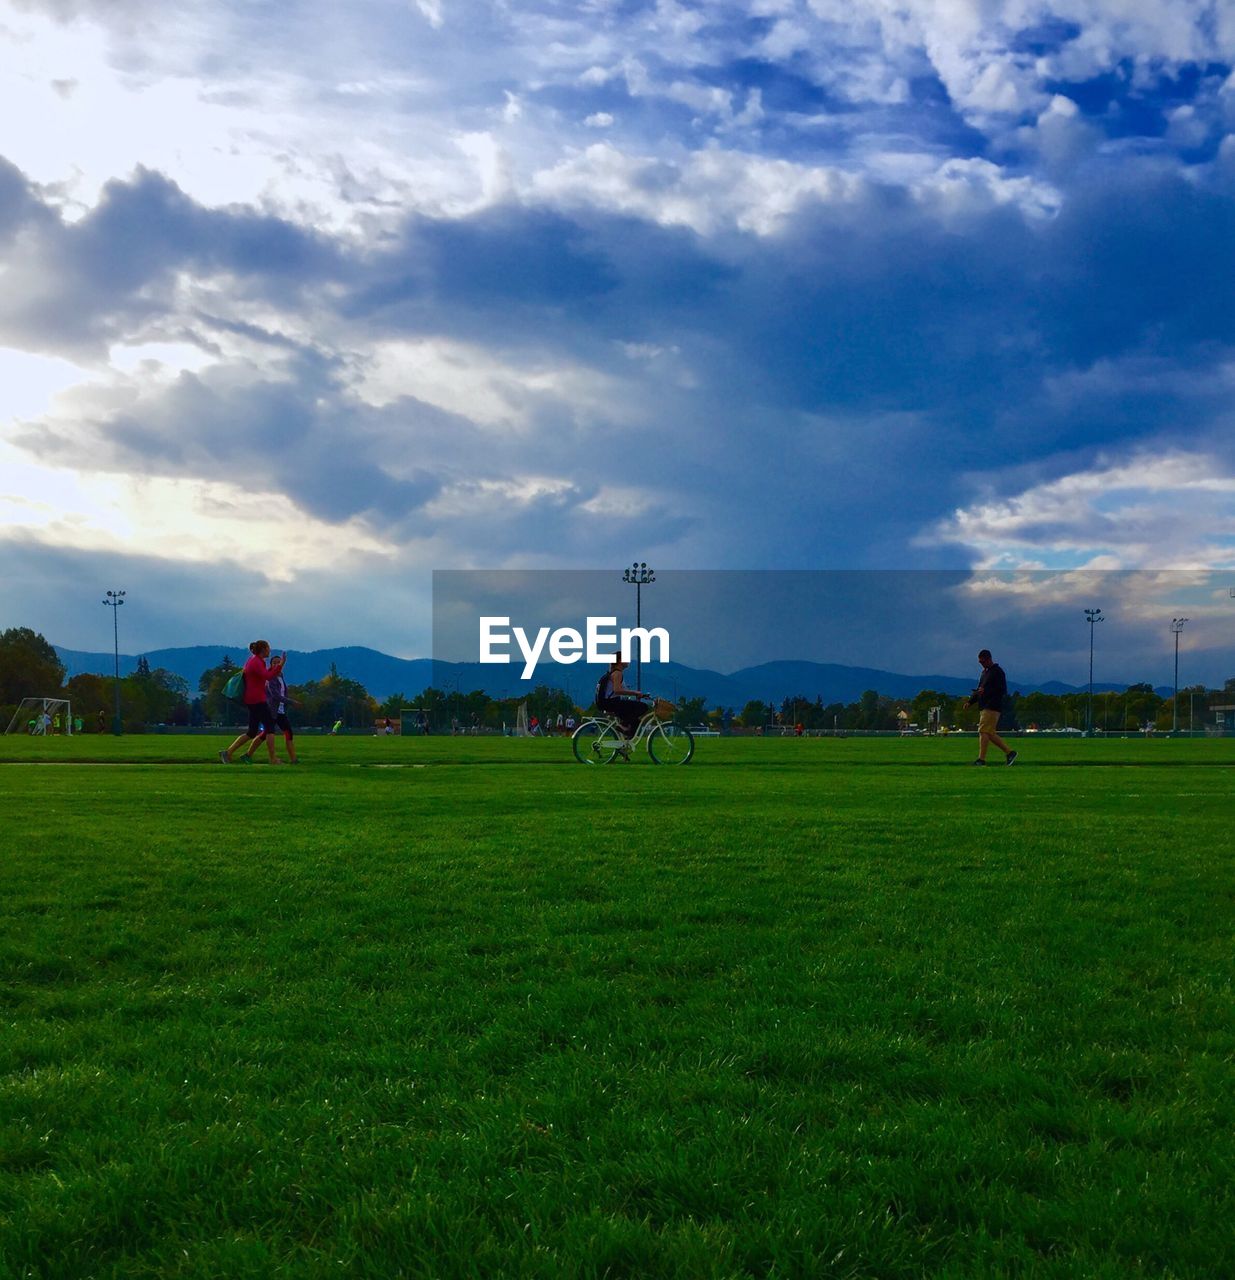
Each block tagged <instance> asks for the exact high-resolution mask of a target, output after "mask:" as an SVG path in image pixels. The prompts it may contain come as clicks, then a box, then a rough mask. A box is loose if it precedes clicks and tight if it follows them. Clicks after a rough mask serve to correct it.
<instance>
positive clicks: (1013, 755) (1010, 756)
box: [1008, 751, 1020, 764]
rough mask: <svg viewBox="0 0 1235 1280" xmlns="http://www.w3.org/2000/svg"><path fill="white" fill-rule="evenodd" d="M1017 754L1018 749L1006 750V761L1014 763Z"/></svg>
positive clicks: (1018, 753)
mask: <svg viewBox="0 0 1235 1280" xmlns="http://www.w3.org/2000/svg"><path fill="white" fill-rule="evenodd" d="M1018 755H1020V752H1019V751H1009V752H1008V763H1009V764H1015V763H1016V757H1017V756H1018Z"/></svg>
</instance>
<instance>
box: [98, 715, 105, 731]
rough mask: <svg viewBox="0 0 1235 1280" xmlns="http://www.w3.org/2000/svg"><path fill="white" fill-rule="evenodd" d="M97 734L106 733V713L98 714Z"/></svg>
mask: <svg viewBox="0 0 1235 1280" xmlns="http://www.w3.org/2000/svg"><path fill="white" fill-rule="evenodd" d="M99 732H100V733H106V732H107V712H106V711H100V712H99Z"/></svg>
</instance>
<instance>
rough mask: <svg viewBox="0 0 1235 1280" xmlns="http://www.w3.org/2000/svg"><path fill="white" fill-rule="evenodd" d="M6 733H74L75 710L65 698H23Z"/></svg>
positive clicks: (37, 734) (36, 734)
mask: <svg viewBox="0 0 1235 1280" xmlns="http://www.w3.org/2000/svg"><path fill="white" fill-rule="evenodd" d="M4 732H5V733H33V734H34V735H35V736H36V737H37V736H41V735H43V734H53V733H72V732H73V711H72V708H71V707H70V706H69V704H68V701H67V700H66V699H64V698H23V699H22V700H21V702H20V703H18V705H17V710H16V711H15V712H14V713H13V718H12V720H10V721H9V727H8V728H7V729H6V730H5V731H4Z"/></svg>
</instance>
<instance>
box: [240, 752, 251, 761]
mask: <svg viewBox="0 0 1235 1280" xmlns="http://www.w3.org/2000/svg"><path fill="white" fill-rule="evenodd" d="M240 758H241V760H243V761H244V762H245V764H252V763H253V757H252V756H251V755H249V753H248V752H247V751H246V752H245V753H244V755H242V756H241V757H240Z"/></svg>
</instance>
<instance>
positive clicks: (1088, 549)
mask: <svg viewBox="0 0 1235 1280" xmlns="http://www.w3.org/2000/svg"><path fill="white" fill-rule="evenodd" d="M921 541H922V542H923V543H924V544H927V545H939V544H954V545H960V546H963V547H966V548H968V549H969V550H970V551H972V552H974V553H975V554H976V555H977V556H978V557H979V563H980V564H981V565H984V566H987V567H992V568H999V567H1004V568H1007V567H1017V566H1047V567H1064V568H1077V567H1079V568H1084V567H1088V568H1104V569H1110V568H1164V569H1201V568H1206V567H1210V566H1233V567H1235V474H1231V473H1230V472H1229V471H1228V470H1227V469H1226V468H1225V467H1224V466H1223V464H1221V463H1220V462H1219V461H1217V460H1216V459H1214V458H1212V457H1209V456H1206V455H1203V454H1197V453H1188V452H1183V451H1175V452H1169V453H1158V454H1153V453H1143V454H1139V455H1135V456H1133V457H1131V458H1129V459H1128V460H1127V461H1124V462H1122V463H1108V464H1106V465H1099V466H1097V467H1094V468H1091V469H1089V470H1085V471H1078V472H1074V473H1073V474H1070V475H1065V476H1062V477H1060V478H1059V479H1056V480H1050V481H1045V482H1043V483H1041V484H1036V485H1033V486H1031V487H1030V488H1028V489H1025V490H1024V491H1022V492H1021V493H1018V494H1015V495H1013V496H1012V497H1006V498H990V499H987V500H985V501H981V502H978V503H975V504H974V505H973V506H970V507H965V508H961V509H959V510H957V511H955V512H954V513H953V514H952V515H951V516H950V517H949V518H948V519H947V520H944V521H941V522H940V523H939V524H938V525H937V526H936V527H935V528H934V529H933V530H931V531H930V532H929V533H928V534H926V535H924V536H923V537H922V539H921Z"/></svg>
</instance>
